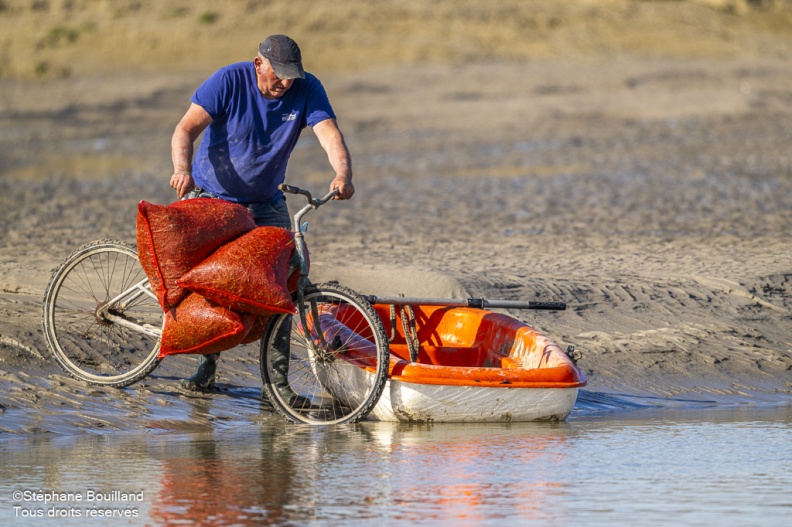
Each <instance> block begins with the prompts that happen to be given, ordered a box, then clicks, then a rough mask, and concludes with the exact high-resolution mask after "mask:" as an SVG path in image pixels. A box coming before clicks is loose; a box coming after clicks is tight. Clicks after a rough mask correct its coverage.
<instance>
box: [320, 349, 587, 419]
mask: <svg viewBox="0 0 792 527" xmlns="http://www.w3.org/2000/svg"><path fill="white" fill-rule="evenodd" d="M331 372H332V373H331ZM324 373H325V374H330V375H331V376H332V377H333V380H332V382H331V383H327V382H325V383H324V385H325V387H329V386H344V391H343V394H341V393H336V394H335V395H336V397H337V398H339V399H342V400H343V399H344V398H348V399H351V400H353V401H355V404H357V403H356V401H359V400H360V398H361V397H362V394H363V393H365V392H366V391H367V390H368V389H369V388H370V386H371V383H372V380H373V376H372V375H371V374H370V373H368V372H366V371H365V370H363V369H361V368H356V367H354V366H350V365H344V364H343V363H342V364H339V365H338V366H337V367H336V368H334V369H332V370H329V371H325V372H324ZM577 394H578V388H505V387H504V388H492V387H478V386H449V385H437V384H415V383H409V382H403V381H399V380H393V379H389V380H388V381H387V383H386V384H385V389H384V390H383V392H382V396H381V397H380V399H379V402H378V403H377V405H376V406H375V407H374V409H373V410H372V411H371V413H370V414H369V417H368V418H369V419H371V420H376V421H400V422H407V423H504V422H525V421H560V420H563V419H565V418H566V417H567V416H568V415H569V413H570V412H571V411H572V407H573V406H574V405H575V401H576V400H577Z"/></svg>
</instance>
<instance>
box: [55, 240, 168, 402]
mask: <svg viewBox="0 0 792 527" xmlns="http://www.w3.org/2000/svg"><path fill="white" fill-rule="evenodd" d="M162 323H163V312H162V308H161V307H160V305H159V303H158V302H157V300H156V297H155V296H154V294H153V293H152V291H151V287H150V286H149V285H148V280H147V279H146V274H145V273H144V272H143V269H142V268H141V266H140V263H139V261H138V257H137V250H136V249H135V246H134V245H132V244H129V243H127V242H122V241H117V240H101V241H96V242H92V243H89V244H87V245H85V246H83V247H80V248H79V249H77V250H76V251H75V252H74V253H72V254H71V255H70V256H69V257H68V258H66V260H64V262H63V263H62V264H61V265H60V267H58V269H56V270H55V272H54V273H53V275H52V279H51V280H50V282H49V284H48V285H47V289H46V292H45V294H44V313H43V324H44V335H45V336H46V340H47V346H48V347H49V350H50V352H51V353H52V355H53V356H54V357H55V359H56V360H57V361H58V364H60V366H61V367H62V368H63V369H64V370H65V371H66V372H67V373H68V374H70V375H71V376H72V377H75V378H76V379H80V380H84V381H87V382H89V383H91V384H99V385H105V386H115V387H119V388H120V387H124V386H128V385H130V384H132V383H134V382H137V381H139V380H140V379H142V378H144V377H145V376H146V375H148V374H149V373H150V372H151V371H152V370H154V368H156V367H157V365H158V364H159V360H158V359H157V354H158V352H159V347H160V342H159V338H158V337H159V334H161V328H162Z"/></svg>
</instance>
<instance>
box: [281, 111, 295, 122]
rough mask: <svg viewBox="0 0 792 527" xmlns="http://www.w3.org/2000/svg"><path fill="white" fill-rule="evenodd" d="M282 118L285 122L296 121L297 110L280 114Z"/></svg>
mask: <svg viewBox="0 0 792 527" xmlns="http://www.w3.org/2000/svg"><path fill="white" fill-rule="evenodd" d="M282 119H283V122H284V123H285V122H287V121H296V120H297V112H292V113H284V114H283V115H282Z"/></svg>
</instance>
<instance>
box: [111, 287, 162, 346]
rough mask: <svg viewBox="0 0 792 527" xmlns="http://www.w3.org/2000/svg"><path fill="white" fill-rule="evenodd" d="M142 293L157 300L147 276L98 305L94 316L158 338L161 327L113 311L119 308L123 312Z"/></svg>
mask: <svg viewBox="0 0 792 527" xmlns="http://www.w3.org/2000/svg"><path fill="white" fill-rule="evenodd" d="M143 295H148V296H150V297H152V298H153V299H154V300H157V295H155V294H154V292H153V291H152V290H151V284H150V283H149V281H148V278H144V279H143V280H141V281H140V282H138V283H136V284H135V285H133V286H132V287H130V288H129V289H127V290H126V291H123V292H122V293H121V294H119V295H118V296H116V297H115V298H112V299H110V300H108V301H107V302H106V303H104V304H102V305H101V306H99V307H98V308H97V309H96V316H97V318H99V317H101V318H103V319H105V320H109V321H110V322H114V323H116V324H118V325H119V326H124V327H126V328H129V329H134V330H135V331H139V332H140V333H145V334H146V335H151V336H152V337H156V338H160V337H162V328H157V327H154V326H152V325H151V324H141V323H140V322H139V321H137V320H134V319H131V318H128V317H125V316H120V315H116V314H115V313H113V310H114V309H119V310H120V311H122V312H123V311H124V310H125V309H126V308H127V307H128V306H129V305H130V304H131V303H132V302H134V301H135V300H137V299H138V298H140V297H141V296H143Z"/></svg>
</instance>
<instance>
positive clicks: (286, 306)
mask: <svg viewBox="0 0 792 527" xmlns="http://www.w3.org/2000/svg"><path fill="white" fill-rule="evenodd" d="M293 250H294V234H293V233H292V232H291V231H289V230H287V229H281V228H279V227H257V228H256V229H254V230H252V231H250V232H248V233H247V234H245V235H243V236H240V237H239V238H237V239H236V240H234V241H232V242H229V243H227V244H225V245H223V246H222V247H220V248H219V249H218V250H217V251H215V253H214V254H212V255H211V256H210V257H209V258H207V259H206V260H204V261H203V262H201V263H200V264H198V265H197V266H195V267H194V268H193V269H192V270H191V271H189V272H187V273H186V274H185V275H184V276H182V277H181V278H180V279H179V280H178V282H177V283H178V285H179V286H181V287H183V288H185V289H189V290H191V291H194V292H196V293H199V294H201V295H203V296H205V297H206V298H208V299H209V300H211V301H212V302H215V303H216V304H219V305H221V306H223V307H228V308H230V309H233V310H235V311H242V312H246V313H255V314H257V315H272V314H275V313H294V312H295V309H294V303H293V302H292V299H291V294H290V293H289V288H288V285H287V280H288V278H289V260H290V259H291V254H292V252H293Z"/></svg>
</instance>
